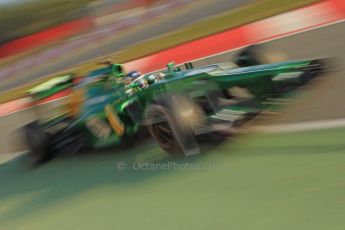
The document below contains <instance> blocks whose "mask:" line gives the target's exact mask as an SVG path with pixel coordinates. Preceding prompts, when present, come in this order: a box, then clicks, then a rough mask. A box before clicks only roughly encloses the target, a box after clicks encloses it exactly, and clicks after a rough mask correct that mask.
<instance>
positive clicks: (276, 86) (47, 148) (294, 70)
mask: <svg viewBox="0 0 345 230" xmlns="http://www.w3.org/2000/svg"><path fill="white" fill-rule="evenodd" d="M185 67H186V68H184V69H185V70H182V69H181V68H182V67H176V66H174V65H173V64H168V66H167V69H166V70H165V71H163V72H159V73H152V74H146V75H141V74H139V73H138V72H135V71H134V72H130V73H129V74H125V73H124V70H123V67H122V66H121V65H118V64H111V63H108V65H107V66H105V67H104V68H100V69H96V70H94V71H92V72H90V73H89V74H88V75H87V76H85V77H83V78H82V79H81V81H79V82H78V83H74V82H73V79H74V78H73V76H71V75H66V76H61V77H58V78H55V79H53V80H50V81H49V82H46V83H44V84H42V85H39V86H37V87H35V88H34V89H32V90H30V91H29V93H30V95H31V96H32V98H33V100H34V101H39V100H42V99H44V98H46V97H48V96H50V95H52V94H54V93H56V92H59V91H61V90H64V89H66V88H72V94H71V96H70V97H69V99H68V103H67V105H66V111H65V112H64V113H61V114H57V115H55V116H54V117H50V118H48V119H47V118H45V119H39V120H37V121H35V122H32V123H30V124H28V125H26V126H25V127H24V133H25V137H26V141H27V144H28V146H29V149H30V152H31V154H32V156H34V157H35V158H36V159H37V160H38V161H46V160H48V159H50V158H52V157H53V156H54V155H56V154H57V153H60V152H75V151H78V150H79V149H80V148H82V147H92V148H101V147H105V146H111V145H120V144H121V143H124V142H126V141H129V140H131V137H133V136H135V135H136V134H137V133H138V131H139V130H140V129H141V128H144V129H147V130H149V132H150V134H151V135H152V137H153V138H154V139H155V140H156V141H157V143H158V144H159V145H160V146H161V147H162V148H163V149H164V150H165V151H166V152H168V153H170V154H184V155H193V154H197V153H199V151H200V150H199V143H198V138H197V137H198V136H200V135H204V134H206V133H212V132H217V131H219V130H222V129H226V128H228V127H232V126H235V125H238V124H240V123H241V121H243V120H245V119H246V118H248V117H251V116H253V115H255V114H257V113H259V112H260V111H261V110H262V109H263V104H262V103H261V102H263V101H264V100H266V99H267V98H269V97H273V96H277V95H280V94H281V93H282V92H286V91H289V90H291V89H293V88H295V87H296V86H299V85H301V84H304V83H306V82H308V81H309V80H310V79H312V78H313V77H315V76H317V75H318V74H319V73H320V72H321V70H322V61H321V60H302V61H301V60H299V61H288V62H279V63H273V64H263V63H262V61H261V60H260V58H259V56H258V55H257V54H255V52H254V51H253V48H251V47H250V48H248V49H246V50H245V51H243V52H241V53H240V54H239V55H238V57H237V58H236V60H235V62H234V63H220V64H213V65H209V66H203V67H200V68H193V65H192V63H187V64H185Z"/></svg>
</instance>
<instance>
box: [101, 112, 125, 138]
mask: <svg viewBox="0 0 345 230" xmlns="http://www.w3.org/2000/svg"><path fill="white" fill-rule="evenodd" d="M105 114H106V115H107V118H108V121H109V123H110V125H111V127H112V128H113V130H114V132H115V133H116V134H117V135H118V136H122V135H123V134H124V132H125V127H124V124H123V123H122V121H121V120H120V118H119V117H118V116H117V114H116V113H115V111H114V109H113V108H112V106H111V105H107V106H106V107H105Z"/></svg>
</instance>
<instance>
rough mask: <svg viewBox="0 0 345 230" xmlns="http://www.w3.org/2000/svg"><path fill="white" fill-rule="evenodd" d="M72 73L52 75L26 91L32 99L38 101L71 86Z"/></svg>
mask: <svg viewBox="0 0 345 230" xmlns="http://www.w3.org/2000/svg"><path fill="white" fill-rule="evenodd" d="M73 79H74V78H73V75H72V74H66V75H62V76H58V77H54V78H52V79H50V80H48V81H46V82H43V83H42V84H39V85H38V86H35V87H34V88H32V89H30V90H28V91H27V93H28V94H29V96H31V98H32V99H33V100H34V101H40V100H43V99H45V98H47V97H50V96H52V95H54V94H56V93H58V92H61V91H63V90H66V89H68V88H71V87H72V86H73Z"/></svg>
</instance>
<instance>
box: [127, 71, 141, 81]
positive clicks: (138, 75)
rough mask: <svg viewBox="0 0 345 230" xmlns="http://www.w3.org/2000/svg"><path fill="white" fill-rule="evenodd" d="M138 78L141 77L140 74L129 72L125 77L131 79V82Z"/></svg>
mask: <svg viewBox="0 0 345 230" xmlns="http://www.w3.org/2000/svg"><path fill="white" fill-rule="evenodd" d="M140 76H141V73H140V72H139V71H131V72H129V73H128V74H127V77H129V78H131V79H132V80H134V79H136V78H138V77H140Z"/></svg>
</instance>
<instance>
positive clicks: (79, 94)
mask: <svg viewBox="0 0 345 230" xmlns="http://www.w3.org/2000/svg"><path fill="white" fill-rule="evenodd" d="M84 100H85V92H84V90H83V89H74V90H73V92H72V93H71V96H70V97H69V104H68V107H69V108H68V109H69V111H68V112H69V114H70V115H71V116H72V117H74V116H77V115H78V114H80V112H81V108H82V104H83V101H84Z"/></svg>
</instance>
